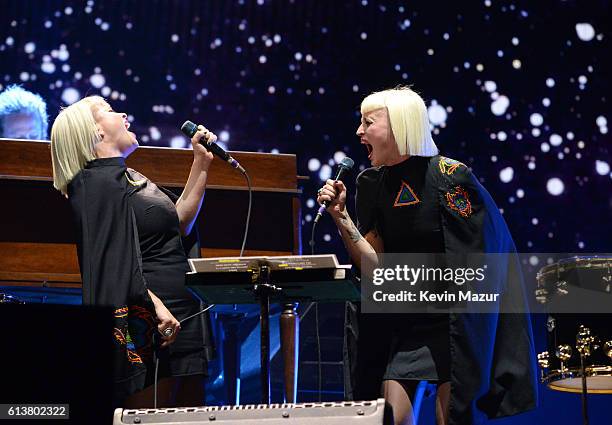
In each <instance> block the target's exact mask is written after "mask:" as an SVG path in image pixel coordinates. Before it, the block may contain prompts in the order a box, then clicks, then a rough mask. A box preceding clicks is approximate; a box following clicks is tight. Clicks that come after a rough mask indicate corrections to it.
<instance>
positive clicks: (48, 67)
mask: <svg viewBox="0 0 612 425" xmlns="http://www.w3.org/2000/svg"><path fill="white" fill-rule="evenodd" d="M40 69H41V71H42V72H44V73H45V74H53V73H54V72H55V64H54V63H53V62H43V63H42V65H40Z"/></svg>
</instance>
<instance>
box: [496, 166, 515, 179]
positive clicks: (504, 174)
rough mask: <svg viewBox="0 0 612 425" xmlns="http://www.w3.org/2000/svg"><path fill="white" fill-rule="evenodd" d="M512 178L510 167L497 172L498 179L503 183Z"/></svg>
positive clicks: (512, 172) (512, 173) (512, 170)
mask: <svg viewBox="0 0 612 425" xmlns="http://www.w3.org/2000/svg"><path fill="white" fill-rule="evenodd" d="M513 178H514V169H512V167H506V168H504V169H503V170H501V171H500V172H499V179H500V180H501V181H502V182H503V183H509V182H510V181H512V179H513Z"/></svg>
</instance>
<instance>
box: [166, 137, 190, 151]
mask: <svg viewBox="0 0 612 425" xmlns="http://www.w3.org/2000/svg"><path fill="white" fill-rule="evenodd" d="M186 144H187V139H185V138H184V137H183V136H174V137H173V138H171V139H170V146H171V147H173V148H175V149H181V148H184V147H185V145H186Z"/></svg>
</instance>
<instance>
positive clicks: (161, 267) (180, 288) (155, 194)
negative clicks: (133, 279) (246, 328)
mask: <svg viewBox="0 0 612 425" xmlns="http://www.w3.org/2000/svg"><path fill="white" fill-rule="evenodd" d="M126 178H127V179H128V183H130V186H132V187H131V190H130V192H129V193H130V199H131V205H132V208H133V209H134V213H135V216H136V225H137V229H138V238H139V241H140V252H141V257H142V271H143V275H144V277H145V280H146V282H147V287H148V288H149V289H150V290H151V291H152V292H153V293H154V294H155V295H156V296H157V297H159V299H161V300H162V301H163V303H164V305H165V306H166V308H168V310H170V312H171V313H172V314H173V315H174V317H175V318H176V319H177V320H179V321H181V320H183V319H185V318H187V317H189V316H191V315H192V314H195V313H197V312H198V311H201V310H202V309H203V308H204V306H202V305H200V303H199V302H198V301H197V300H196V299H194V297H193V295H192V294H191V293H190V292H189V291H188V290H187V289H186V287H185V273H187V272H188V271H189V265H188V264H187V257H186V255H185V250H184V248H183V244H182V238H181V233H180V227H179V219H178V215H177V211H176V207H175V205H174V202H172V200H171V199H170V198H169V197H168V195H167V194H166V193H165V192H162V191H161V190H160V189H159V188H158V187H157V185H156V184H155V183H153V182H152V181H150V180H149V179H147V178H146V177H144V176H143V175H142V174H140V173H138V172H137V171H134V170H132V169H128V170H127V176H126ZM205 318H206V316H204V315H199V316H196V317H193V318H191V319H188V320H187V321H185V322H183V323H181V331H180V333H179V335H178V337H177V339H176V341H175V342H174V343H173V344H171V345H170V346H169V347H168V349H167V350H166V351H164V352H162V353H160V357H161V358H162V359H164V358H168V363H167V364H164V366H165V367H166V366H167V367H169V370H167V371H165V373H164V375H167V376H184V375H197V374H206V365H207V361H206V352H205V349H204V340H203V335H204V327H205ZM158 374H159V375H160V376H163V375H162V374H161V373H159V372H158Z"/></svg>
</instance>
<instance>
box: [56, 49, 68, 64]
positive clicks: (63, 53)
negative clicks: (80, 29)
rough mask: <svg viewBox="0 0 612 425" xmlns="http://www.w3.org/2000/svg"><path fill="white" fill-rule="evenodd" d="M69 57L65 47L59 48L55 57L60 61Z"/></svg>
mask: <svg viewBox="0 0 612 425" xmlns="http://www.w3.org/2000/svg"><path fill="white" fill-rule="evenodd" d="M69 57H70V53H68V50H66V49H65V48H64V49H60V50H59V51H58V52H57V58H58V59H59V60H61V61H62V62H65V61H67V60H68V58H69Z"/></svg>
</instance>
